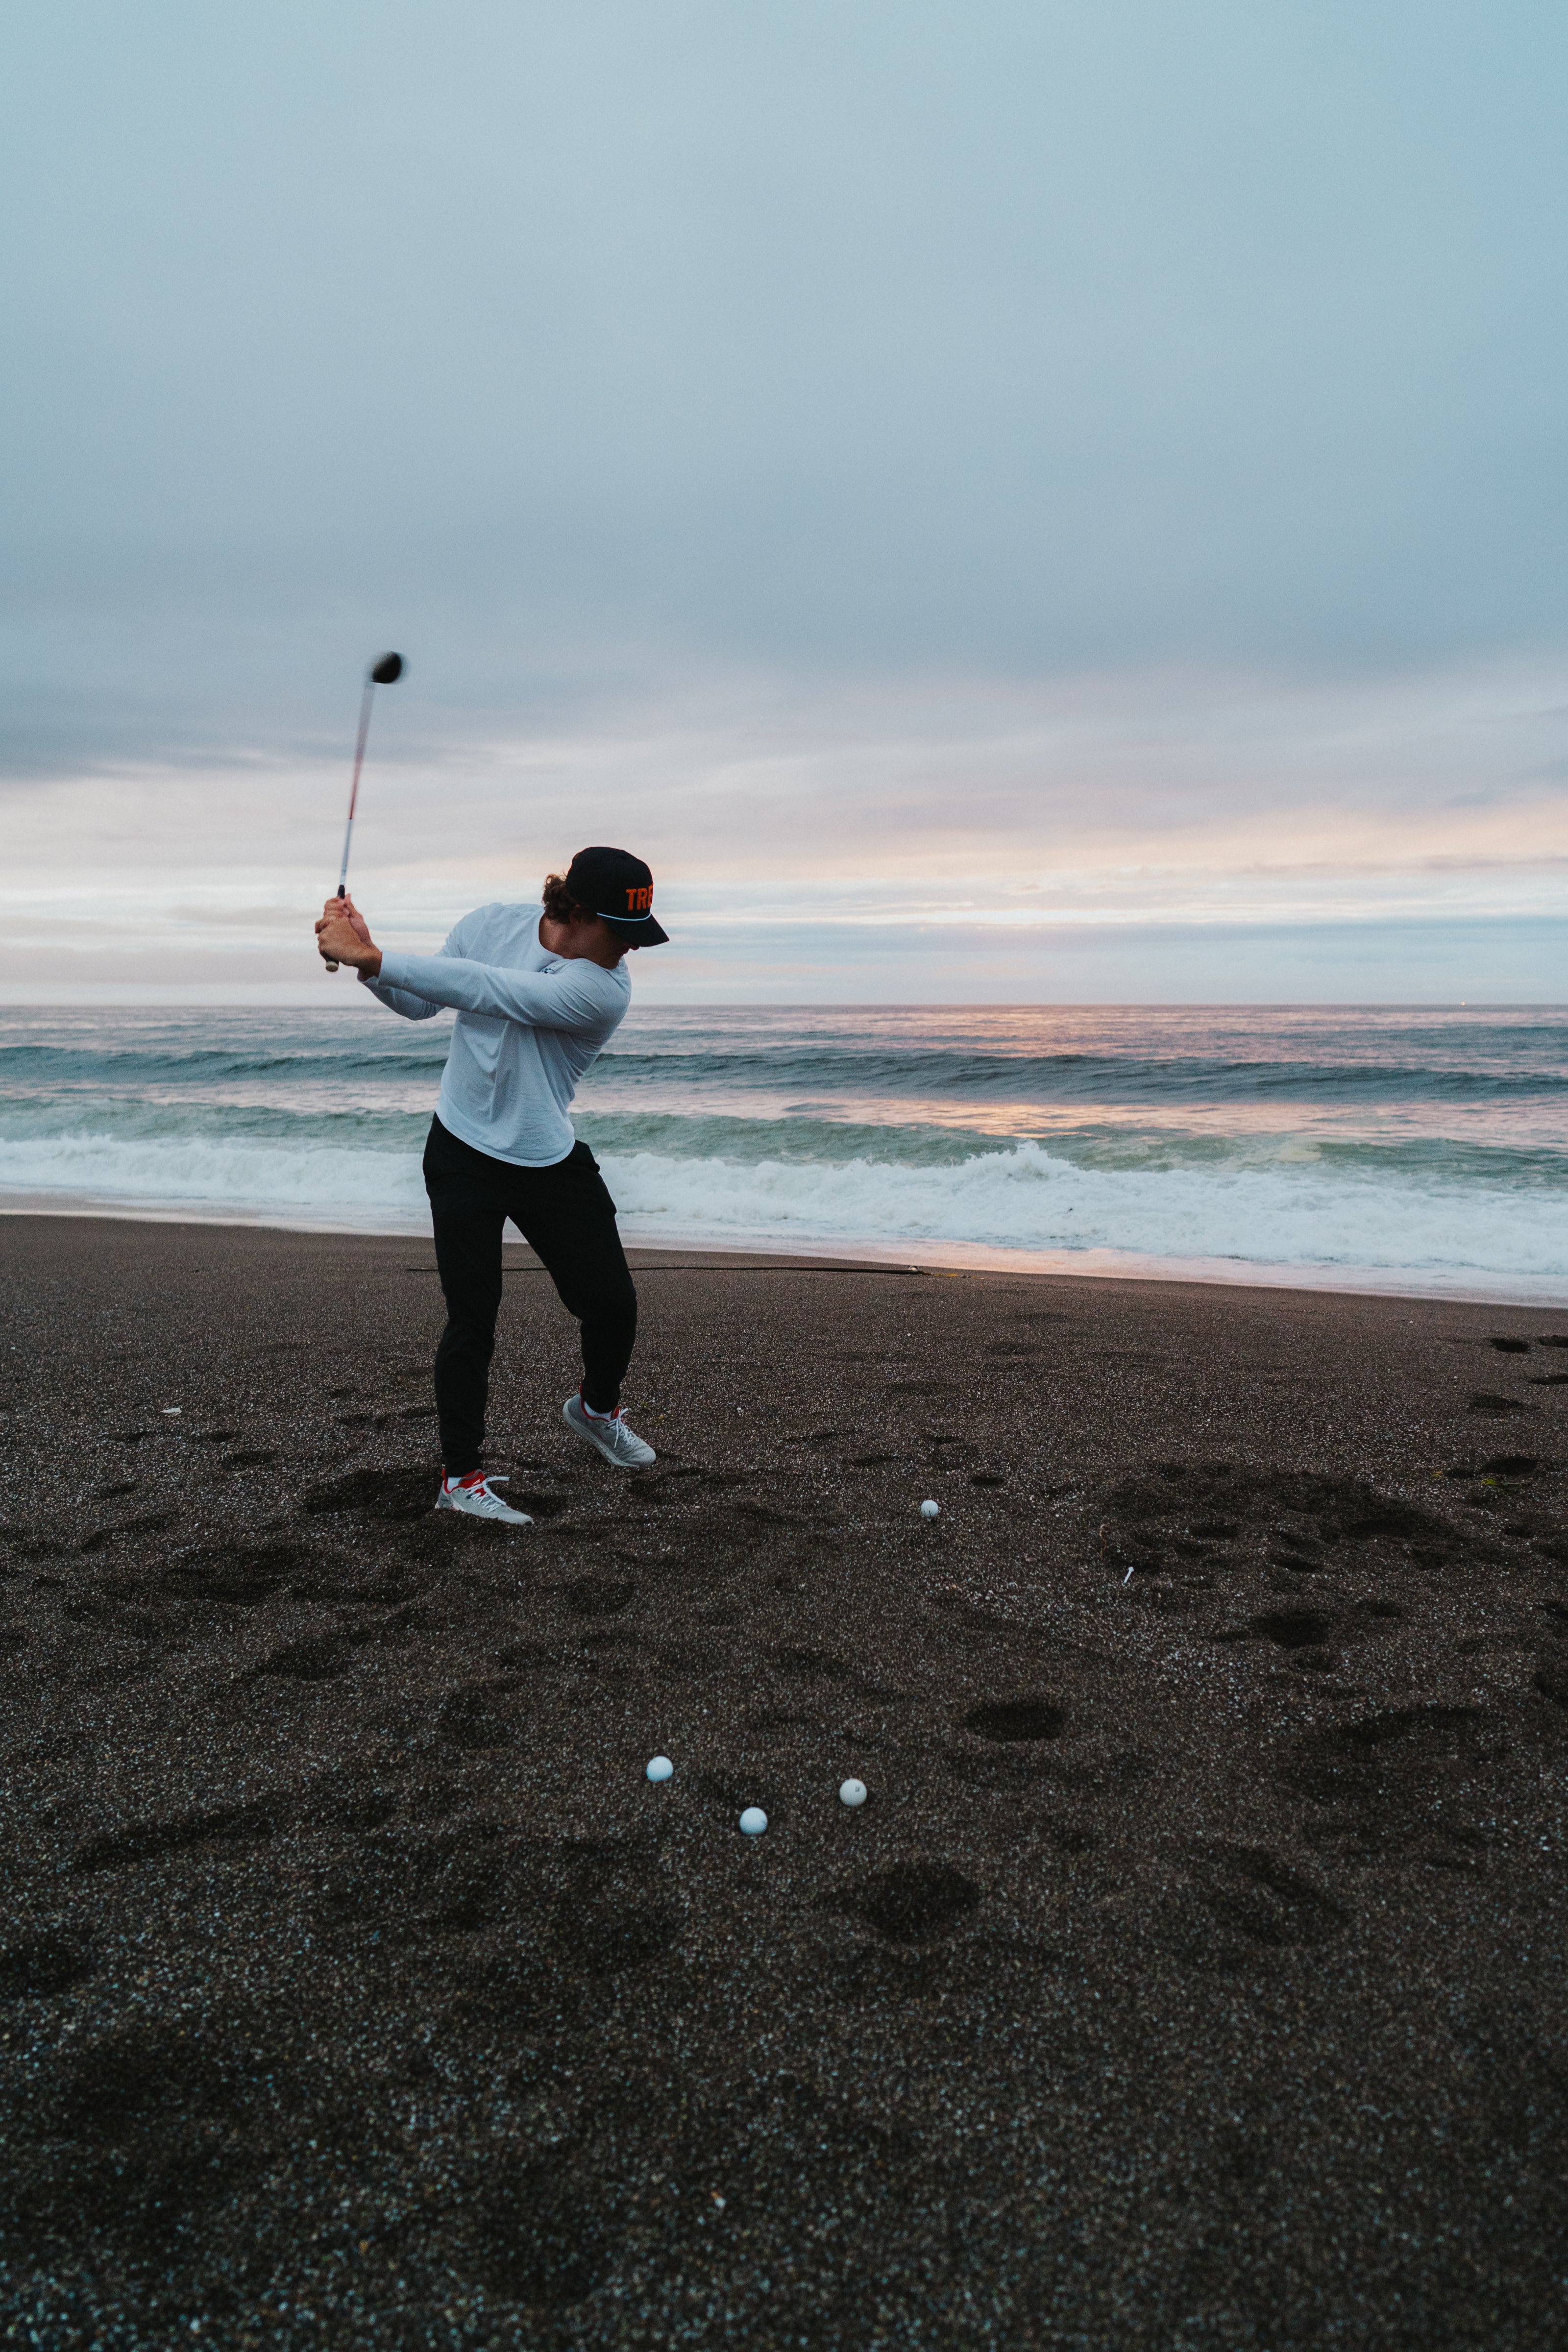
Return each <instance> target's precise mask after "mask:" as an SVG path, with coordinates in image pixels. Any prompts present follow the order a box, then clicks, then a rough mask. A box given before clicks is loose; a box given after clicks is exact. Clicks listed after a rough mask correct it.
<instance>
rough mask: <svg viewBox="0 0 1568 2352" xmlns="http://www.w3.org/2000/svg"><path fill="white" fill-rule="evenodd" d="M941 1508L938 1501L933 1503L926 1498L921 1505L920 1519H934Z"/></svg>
mask: <svg viewBox="0 0 1568 2352" xmlns="http://www.w3.org/2000/svg"><path fill="white" fill-rule="evenodd" d="M941 1508H942V1505H941V1504H940V1503H933V1502H931V1501H930V1500H929V1499H928V1500H927V1501H926V1502H923V1503H922V1504H921V1518H922V1519H934V1518H935V1517H936V1515H937V1513H938V1512H939V1511H940V1510H941Z"/></svg>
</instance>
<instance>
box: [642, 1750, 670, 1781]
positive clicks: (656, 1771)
mask: <svg viewBox="0 0 1568 2352" xmlns="http://www.w3.org/2000/svg"><path fill="white" fill-rule="evenodd" d="M674 1769H675V1767H674V1765H673V1764H672V1763H671V1762H670V1760H669V1759H668V1756H651V1757H649V1759H648V1767H647V1777H648V1779H649V1780H668V1778H669V1776H670V1774H671V1773H672V1772H673V1771H674Z"/></svg>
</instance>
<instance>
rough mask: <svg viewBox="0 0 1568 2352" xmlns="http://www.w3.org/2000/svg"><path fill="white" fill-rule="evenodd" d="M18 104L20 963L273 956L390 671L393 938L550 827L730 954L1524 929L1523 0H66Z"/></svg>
mask: <svg viewBox="0 0 1568 2352" xmlns="http://www.w3.org/2000/svg"><path fill="white" fill-rule="evenodd" d="M0 80H3V82H4V86H5V88H6V89H8V91H9V92H10V93H11V110H10V118H9V121H8V125H7V137H6V140H5V142H3V145H0V200H3V201H4V202H5V206H6V216H7V219H8V221H9V222H10V223H12V224H13V229H14V233H13V235H12V236H10V237H8V238H7V240H6V241H5V251H4V255H3V256H0V301H3V302H4V304H5V315H6V318H7V322H8V330H9V331H8V335H7V338H6V346H7V357H6V359H5V362H4V363H3V364H4V373H3V375H0V430H3V432H4V436H5V448H6V451H7V457H8V465H9V476H10V487H9V491H8V510H7V527H6V530H5V533H4V535H3V537H0V690H4V691H5V695H6V699H7V709H8V713H9V722H8V726H7V730H6V734H5V742H4V745H3V746H0V777H4V778H5V779H7V780H8V782H6V783H5V786H4V788H3V792H0V826H3V828H4V841H5V851H6V856H7V861H8V863H7V871H8V873H9V874H10V876H11V877H12V882H13V887H15V888H16V890H18V891H20V892H22V893H23V894H24V895H25V894H26V893H27V892H29V891H32V890H34V889H35V888H36V889H37V890H39V891H42V892H43V893H44V894H45V895H44V896H43V897H41V898H37V899H36V900H34V901H29V902H28V904H29V905H30V906H31V908H32V911H31V912H29V911H28V908H27V907H26V906H24V905H23V903H22V902H21V900H20V899H14V900H12V901H11V902H9V904H10V918H11V919H12V921H13V924H14V925H15V924H19V925H21V926H22V929H19V930H18V929H13V930H12V931H11V933H10V936H11V937H12V938H13V940H16V942H18V943H20V942H21V941H23V940H27V941H28V942H29V944H28V945H27V946H26V948H23V947H22V946H21V945H20V944H18V946H17V948H16V952H17V953H21V954H23V955H24V956H37V957H41V958H42V959H44V961H46V962H47V961H49V960H50V959H51V958H55V959H60V960H62V961H60V962H59V970H60V971H61V974H62V984H63V975H64V974H65V971H66V967H67V963H68V961H69V959H70V958H71V957H79V956H89V957H97V958H102V957H104V956H108V957H109V959H110V963H111V964H112V963H113V960H114V958H115V957H121V958H127V957H128V958H131V959H132V960H133V961H134V960H137V959H140V960H141V963H142V968H143V969H148V968H150V961H155V960H156V959H157V957H158V956H160V955H162V956H163V957H165V959H167V958H168V957H170V956H173V955H174V954H177V953H184V952H186V951H188V950H195V946H196V943H197V942H198V941H201V940H208V939H209V938H210V940H211V941H212V943H213V948H214V951H215V952H216V951H217V950H218V948H219V945H220V943H221V942H222V941H225V940H226V941H227V942H228V943H229V946H230V948H231V949H232V947H233V946H234V945H235V944H236V943H237V942H238V941H240V940H244V942H245V943H246V946H247V951H250V952H254V953H255V954H257V955H259V956H263V957H267V958H271V959H273V960H274V962H276V960H277V959H279V958H284V957H287V955H288V954H289V950H288V949H287V948H286V946H285V945H284V944H283V931H282V929H280V928H279V926H280V925H281V924H282V921H283V918H282V915H281V911H280V910H281V909H282V908H284V907H286V906H288V905H289V904H292V903H293V902H294V901H295V899H296V898H298V897H299V895H300V893H301V892H306V893H307V895H311V894H313V893H314V892H315V891H317V890H318V889H319V888H320V887H321V885H322V884H323V883H324V882H325V881H326V880H329V879H330V878H331V874H332V872H333V870H334V861H335V837H334V836H335V834H336V829H337V824H338V821H339V820H338V815H337V804H338V803H339V802H340V801H341V796H342V780H343V765H344V744H345V738H346V736H347V735H348V733H349V731H350V730H351V729H352V724H353V703H354V698H355V696H356V693H357V679H358V677H359V674H360V671H361V668H362V667H363V663H364V661H365V659H366V658H367V657H368V656H370V655H371V654H372V653H374V651H376V650H378V649H379V648H380V647H382V646H384V645H387V644H396V645H398V646H401V647H403V648H404V650H405V651H406V652H407V653H408V654H409V655H410V656H411V662H412V667H411V670H410V674H409V677H408V679H407V681H406V682H405V684H404V685H403V686H400V687H399V688H398V689H397V693H396V700H395V703H394V702H391V701H389V702H388V704H387V707H386V709H385V710H384V712H378V716H377V721H376V726H377V736H376V740H375V743H374V747H373V771H372V788H371V796H370V799H369V801H368V803H367V811H366V828H365V833H364V836H363V859H364V864H363V866H362V867H361V868H360V871H361V872H362V873H363V875H364V876H365V877H366V878H367V879H368V878H370V877H374V880H375V883H376V886H377V887H378V888H380V889H381V890H382V891H383V892H384V903H385V904H386V905H387V906H388V907H389V908H391V909H392V910H393V912H394V913H395V916H396V918H397V919H399V920H406V922H407V923H408V924H409V925H410V926H411V927H412V928H414V929H423V930H424V931H426V932H428V931H429V929H431V928H432V926H434V925H436V924H437V923H438V922H439V921H440V920H441V919H443V916H444V913H445V910H446V909H447V908H448V907H453V908H455V907H456V906H457V905H458V904H460V903H466V902H467V901H468V900H469V899H471V898H472V897H473V896H474V895H476V894H483V893H484V892H486V891H489V890H490V889H493V888H496V887H502V886H504V887H507V888H510V887H535V886H536V883H537V877H538V874H539V872H540V871H541V870H542V864H543V863H544V862H548V861H549V860H550V859H552V858H554V857H556V856H559V855H560V852H561V845H562V843H563V841H565V842H568V843H570V842H571V841H573V840H574V839H575V838H576V837H577V836H578V835H579V834H580V833H582V832H583V831H585V830H586V831H595V832H600V833H605V832H609V833H619V834H621V835H623V836H624V837H626V838H627V839H634V838H635V839H636V840H637V842H638V843H639V844H640V845H644V846H645V847H647V851H648V854H649V855H650V856H653V857H654V858H655V860H656V863H658V864H659V866H660V870H661V872H664V873H666V874H668V877H669V881H668V885H667V886H666V887H667V888H668V891H669V893H670V896H671V899H672V903H673V902H674V901H675V900H676V899H677V898H679V894H681V893H684V894H685V898H684V903H683V912H684V913H685V914H686V916H687V917H688V919H689V924H690V926H692V927H693V933H694V935H695V933H696V932H698V931H700V935H701V937H702V938H703V939H704V940H709V941H710V942H712V943H713V944H712V947H711V954H712V955H714V956H720V957H723V956H729V957H731V958H734V957H737V956H740V955H741V954H742V948H741V947H740V946H739V945H738V944H737V940H738V936H739V934H740V933H742V932H743V931H745V929H746V928H747V924H746V920H745V919H743V918H742V919H737V915H736V908H737V903H738V902H739V903H741V904H742V905H743V904H744V903H745V901H746V899H747V896H748V894H752V895H754V896H756V897H757V898H758V903H759V904H761V903H763V902H765V911H766V915H767V919H768V921H769V922H770V923H773V924H776V925H779V926H782V927H783V929H784V931H792V929H798V927H799V926H801V925H803V924H808V923H809V922H810V921H812V920H814V919H818V920H821V921H822V922H824V923H829V924H831V925H833V926H836V927H837V931H838V933H839V935H840V937H847V934H848V932H849V931H850V930H851V929H854V930H855V931H856V933H857V936H859V935H861V934H862V933H863V934H864V936H865V938H866V939H867V940H871V939H872V938H873V937H874V936H877V935H880V934H882V933H889V934H890V933H893V932H895V931H897V930H898V929H899V928H900V926H903V925H908V924H910V923H916V924H919V925H922V926H927V927H930V928H931V929H933V930H936V929H946V930H951V929H952V928H953V927H954V920H955V910H956V912H957V913H958V914H960V915H962V918H963V924H964V925H967V926H968V927H970V928H987V927H988V928H990V929H995V930H998V931H1000V930H1003V929H1024V930H1027V929H1030V928H1031V926H1034V927H1036V928H1040V927H1045V928H1050V927H1055V929H1058V930H1063V929H1070V928H1072V927H1073V926H1075V925H1081V924H1089V925H1091V926H1092V925H1094V924H1100V925H1106V924H1111V925H1131V926H1133V927H1137V926H1141V925H1142V926H1149V925H1152V924H1156V923H1161V922H1172V923H1176V924H1178V925H1180V924H1186V925H1192V924H1194V923H1197V924H1216V925H1219V926H1221V927H1222V928H1223V927H1225V926H1229V927H1230V928H1231V929H1232V930H1233V931H1236V932H1237V936H1239V931H1240V929H1242V928H1245V927H1246V926H1247V925H1248V924H1255V925H1256V924H1263V925H1265V926H1267V925H1268V924H1269V923H1272V922H1275V921H1280V922H1286V923H1295V924H1304V923H1307V922H1325V923H1332V922H1337V921H1339V920H1341V919H1345V920H1351V921H1359V922H1363V923H1366V924H1370V923H1373V922H1374V921H1392V920H1395V919H1399V920H1403V919H1406V918H1407V917H1408V918H1410V919H1415V917H1416V916H1417V915H1422V914H1425V913H1426V912H1431V913H1434V914H1436V915H1440V916H1442V917H1444V918H1445V919H1451V920H1453V921H1455V922H1459V921H1469V920H1471V919H1477V920H1487V919H1493V918H1497V919H1501V918H1503V917H1505V916H1508V917H1517V918H1519V919H1523V917H1524V916H1525V915H1526V914H1527V913H1529V912H1530V911H1531V909H1534V908H1539V907H1541V906H1542V905H1543V904H1544V903H1545V902H1546V898H1547V896H1549V892H1548V891H1547V889H1546V885H1545V883H1544V882H1543V880H1542V873H1541V871H1540V870H1539V862H1540V861H1541V860H1542V859H1547V860H1550V859H1551V858H1552V857H1554V856H1559V855H1560V854H1561V837H1560V828H1559V825H1558V820H1557V817H1556V814H1555V811H1556V803H1557V795H1558V793H1559V792H1560V787H1561V780H1562V773H1563V756H1562V751H1561V724H1560V720H1558V719H1554V716H1553V710H1552V705H1557V706H1560V705H1561V704H1562V703H1563V699H1564V693H1565V686H1568V681H1565V680H1564V677H1563V660H1564V650H1563V649H1564V647H1565V646H1568V574H1565V573H1564V571H1563V565H1562V562H1561V553H1560V547H1559V543H1558V541H1559V537H1560V533H1559V530H1558V527H1557V521H1556V517H1557V516H1558V514H1559V513H1560V511H1561V508H1562V504H1563V489H1564V470H1565V467H1568V443H1565V442H1564V440H1563V435H1562V432H1561V422H1560V387H1561V383H1562V382H1563V375H1564V373H1565V372H1568V371H1565V366H1564V362H1565V361H1568V301H1565V300H1564V295H1565V293H1568V286H1565V283H1564V279H1565V278H1568V249H1565V247H1564V246H1563V239H1562V236H1561V233H1560V224H1561V220H1562V217H1563V209H1564V199H1565V197H1568V149H1565V148H1564V146H1563V141H1562V138H1561V118H1562V104H1563V96H1564V88H1563V85H1564V82H1565V81H1568V24H1565V22H1564V20H1563V17H1562V16H1561V13H1560V12H1558V11H1552V10H1549V9H1547V8H1545V7H1543V6H1540V5H1534V0H1531V5H1526V6H1524V7H1523V8H1521V9H1516V10H1511V11H1497V10H1485V9H1482V8H1480V7H1479V6H1478V5H1472V0H1464V5H1460V0H1421V5H1415V0H1390V5H1387V6H1385V7H1384V8H1380V9H1376V10H1370V11H1369V10H1365V9H1352V8H1350V7H1348V6H1342V5H1338V0H1328V5H1323V0H1311V5H1307V0H1281V5H1277V6H1273V7H1270V8H1268V9H1267V10H1258V9H1257V8H1255V7H1251V6H1247V5H1243V0H1194V5H1191V6H1186V7H1183V8H1181V9H1173V8H1172V7H1170V6H1169V5H1165V0H1106V5H1102V6H1100V7H1096V8H1094V9H1084V8H1082V7H1079V6H1076V5H1067V0H1056V4H1055V5H1053V0H1044V5H1042V0H997V5H992V6H987V7H986V8H984V9H979V10H976V9H973V8H971V7H963V6H960V5H956V0H935V5H929V6H921V7H920V8H918V9H911V8H910V7H909V6H908V5H905V0H858V5H856V6H855V7H854V8H844V7H842V6H840V5H834V0H757V5H749V6H748V7H746V8H744V9H737V8H734V7H733V6H731V5H728V0H668V5H661V6H659V7H658V8H657V9H648V8H646V7H644V6H641V5H631V0H579V5H574V6H573V7H572V8H570V9H562V8H560V7H559V6H557V5H554V0H470V5H466V6H465V7H464V8H462V9H460V10H457V11H453V10H437V9H435V8H433V7H431V6H429V5H427V0H375V5H374V6H373V5H370V0H341V5H336V6H334V7H333V8H331V9H329V10H321V9H320V8H317V7H310V6H307V5H304V0H276V5H273V6H271V7H269V8H268V9H267V10H265V11H261V12H251V13H250V14H249V15H244V14H237V13H235V12H223V11H218V12H214V11H212V10H210V9H207V8H204V7H201V6H199V5H195V0H167V5H163V6H161V7H160V8H159V9H158V10H156V11H154V12H153V13H152V15H151V16H149V15H147V14H146V12H142V14H141V15H139V16H128V15H127V14H126V12H124V11H123V10H122V9H120V8H117V7H114V6H111V5H109V0H61V5H59V7H58V8H57V9H51V10H49V11H46V12H39V11H35V12H31V13H30V14H29V13H28V12H26V11H23V12H13V14H12V16H10V17H9V18H8V19H7V20H6V23H5V26H4V28H0ZM51 877H57V878H51ZM58 877H64V878H63V879H60V878H58ZM307 884H308V885H309V891H308V892H307ZM1551 887H1553V888H1554V887H1555V882H1554V880H1553V882H1552V886H1551ZM51 891H55V892H58V894H60V895H57V896H56V897H54V898H50V897H49V896H48V893H49V892H51ZM193 892H194V893H195V896H194V897H193V896H192V895H191V894H192V893H193ZM138 909H140V910H141V911H140V912H138ZM51 910H52V911H51ZM71 910H74V911H71ZM33 924H36V925H37V926H39V927H40V928H38V929H35V930H31V931H29V930H28V929H27V926H28V925H33ZM73 926H75V927H76V928H73ZM95 926H98V927H99V928H98V929H97V932H96V937H97V940H98V944H96V945H92V946H88V945H84V944H82V943H81V942H80V940H78V930H79V929H81V930H83V931H84V932H85V934H87V935H92V934H93V933H94V929H95ZM204 926H205V928H204ZM1260 936H1263V935H1262V934H1260ZM111 937H112V940H114V942H115V943H116V944H115V945H114V946H113V947H112V948H110V946H109V945H108V942H109V940H110V938H111ZM160 937H161V938H162V940H163V944H162V945H160V943H159V941H160ZM68 940H78V943H77V944H76V945H74V946H69V947H68V945H67V941H68ZM173 940H178V941H179V942H180V945H179V946H178V947H174V946H171V945H170V944H169V943H170V942H171V941H173ZM204 951H205V950H204ZM694 952H695V950H694ZM709 952H710V950H709V949H707V948H704V949H703V950H702V953H704V954H708V953H709ZM869 952H870V951H869V950H868V953H869ZM881 952H884V954H886V955H890V954H892V953H893V952H894V950H892V949H890V948H885V949H884V950H882V951H881ZM71 968H72V969H74V970H77V971H80V970H81V969H83V967H82V966H81V965H80V964H79V963H78V964H76V965H73V966H72V967H71ZM97 968H99V967H98V966H95V969H97ZM115 968H116V969H118V966H116V967H115ZM779 968H780V970H787V971H794V970H795V962H794V961H792V958H791V956H789V955H785V956H784V957H783V960H782V963H781V964H780V967H779ZM104 969H105V970H107V969H108V967H104ZM755 969H756V970H758V971H760V970H761V969H762V966H761V965H760V964H757V965H756V966H755ZM769 969H770V970H772V969H773V966H772V965H770V966H769ZM866 969H867V970H869V969H871V967H870V966H869V965H868V966H867V967H866ZM886 969H887V970H888V971H892V969H893V966H892V965H891V964H890V963H889V964H887V965H886ZM900 969H901V967H900ZM1256 969H1257V971H1258V973H1259V975H1260V984H1261V977H1262V976H1263V975H1264V972H1265V967H1264V965H1263V964H1257V965H1256ZM781 984H782V983H781Z"/></svg>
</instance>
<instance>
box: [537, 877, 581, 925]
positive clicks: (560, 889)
mask: <svg viewBox="0 0 1568 2352" xmlns="http://www.w3.org/2000/svg"><path fill="white" fill-rule="evenodd" d="M544 912H545V915H546V917H547V918H548V919H549V920H550V921H551V922H552V923H574V922H578V921H581V920H582V919H583V918H584V917H585V916H586V917H588V918H590V919H591V918H592V915H593V909H592V908H590V907H580V906H579V905H578V904H577V901H576V899H575V898H573V896H572V894H571V892H570V891H569V890H568V889H567V887H566V877H565V876H564V874H547V875H546V876H545V877H544Z"/></svg>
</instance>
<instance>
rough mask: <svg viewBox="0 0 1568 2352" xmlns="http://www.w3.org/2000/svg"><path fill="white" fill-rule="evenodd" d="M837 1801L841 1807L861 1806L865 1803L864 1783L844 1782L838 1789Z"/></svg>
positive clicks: (858, 1781) (859, 1781)
mask: <svg viewBox="0 0 1568 2352" xmlns="http://www.w3.org/2000/svg"><path fill="white" fill-rule="evenodd" d="M838 1801H839V1803H840V1804H841V1805H863V1804H864V1803H865V1801H866V1783H865V1781H864V1780H846V1781H845V1782H844V1783H843V1785H842V1786H841V1787H840V1789H839V1791H838Z"/></svg>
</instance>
